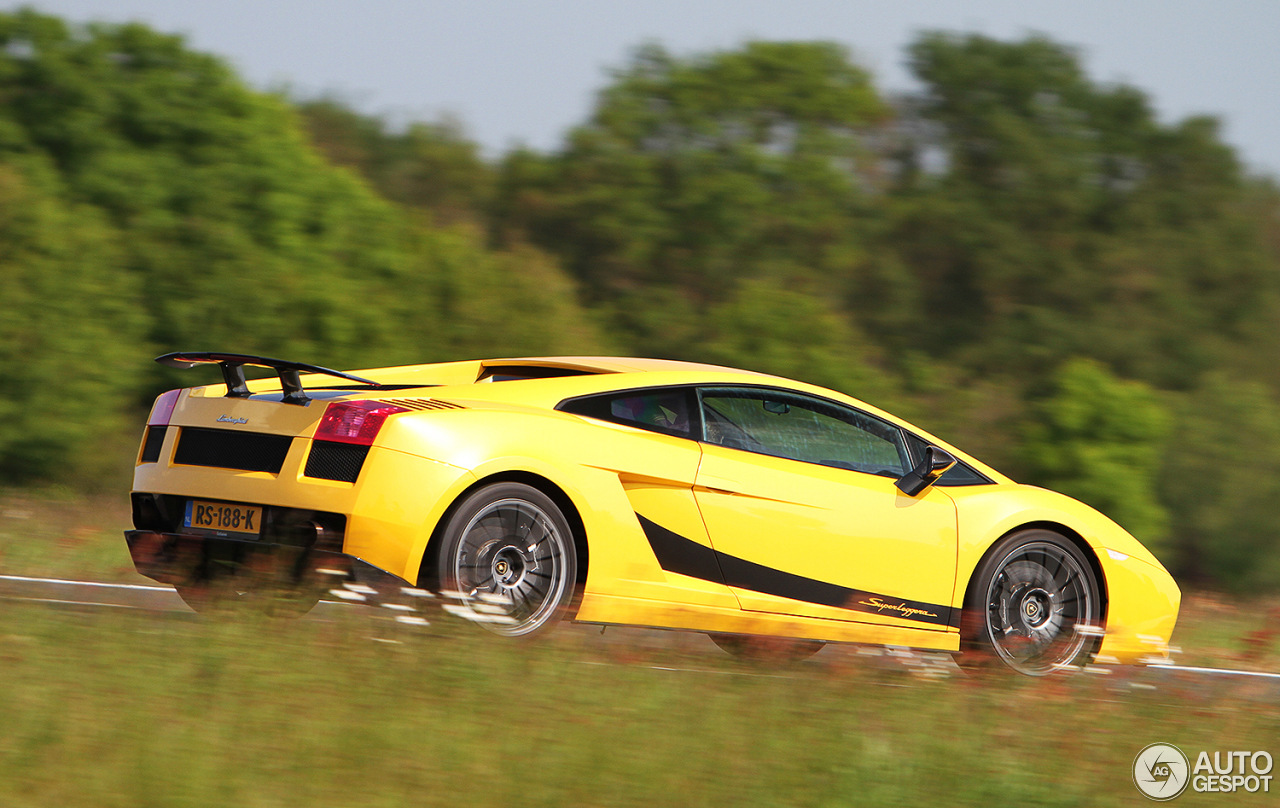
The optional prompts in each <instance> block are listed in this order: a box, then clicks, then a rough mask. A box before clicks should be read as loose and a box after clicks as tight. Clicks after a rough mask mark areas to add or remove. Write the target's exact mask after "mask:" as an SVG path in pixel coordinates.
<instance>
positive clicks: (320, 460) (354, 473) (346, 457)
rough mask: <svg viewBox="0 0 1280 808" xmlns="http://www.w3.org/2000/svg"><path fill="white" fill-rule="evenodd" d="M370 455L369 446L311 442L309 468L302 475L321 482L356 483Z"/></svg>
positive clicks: (322, 441) (319, 441) (321, 441)
mask: <svg viewBox="0 0 1280 808" xmlns="http://www.w3.org/2000/svg"><path fill="white" fill-rule="evenodd" d="M368 454H369V447H368V446H360V445H358V444H353V443H335V442H334V441H327V440H315V441H312V442H311V454H310V455H309V456H308V457H307V467H306V469H305V470H304V471H303V472H302V473H303V474H304V475H306V476H307V477H315V478H317V479H321V480H337V481H338V482H342V483H354V482H355V481H356V478H357V477H359V476H360V469H361V468H362V467H363V466H364V459H365V457H366V456H368Z"/></svg>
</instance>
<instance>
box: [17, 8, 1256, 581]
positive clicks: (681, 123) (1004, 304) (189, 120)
mask: <svg viewBox="0 0 1280 808" xmlns="http://www.w3.org/2000/svg"><path fill="white" fill-rule="evenodd" d="M908 55H909V59H910V62H911V65H912V67H913V69H914V71H915V73H916V76H917V77H918V79H919V81H920V85H921V88H922V89H921V90H920V91H919V92H917V93H915V94H913V95H909V96H896V97H895V96H889V95H886V94H884V93H882V92H880V91H879V90H877V88H876V87H875V86H874V84H873V82H872V77H871V76H870V75H869V74H868V73H867V71H866V70H864V69H863V68H861V67H859V66H858V65H857V64H856V63H855V62H854V61H853V60H852V59H851V57H850V54H848V53H847V52H846V51H845V50H843V49H842V48H841V47H839V46H837V45H834V44H830V43H820V42H819V43H814V42H750V43H746V44H744V45H743V46H741V47H740V48H738V49H735V50H731V51H723V52H714V53H706V54H700V55H693V56H689V57H684V56H676V55H673V54H671V53H669V52H667V51H665V50H663V49H662V48H661V47H660V46H658V45H647V46H644V47H642V48H640V49H638V50H637V51H636V52H635V54H634V55H633V56H632V58H631V59H630V61H629V62H627V63H626V64H625V65H623V66H622V67H621V68H620V69H618V70H617V71H616V72H614V73H613V74H612V76H611V78H610V80H609V82H608V83H607V85H606V86H605V87H604V88H603V89H602V90H601V92H600V94H599V96H598V99H597V102H596V105H595V108H594V110H593V111H592V113H591V115H590V116H589V118H588V119H587V120H585V121H584V122H583V123H582V124H581V125H579V126H577V127H575V128H573V129H572V130H571V131H570V132H569V133H568V134H567V136H566V139H565V142H564V145H563V147H562V148H560V149H558V150H554V151H552V152H550V153H539V152H535V151H531V150H528V149H516V150H513V151H511V152H510V153H508V154H505V155H502V156H500V157H498V158H496V159H494V160H488V159H486V158H485V156H484V155H483V154H482V153H481V151H480V149H479V147H478V146H477V145H476V144H475V143H473V142H471V141H470V140H469V139H468V138H467V137H466V134H465V132H464V131H463V129H462V128H461V126H460V125H459V124H458V123H457V122H455V121H451V120H447V119H444V120H439V121H435V122H421V123H413V124H410V125H408V126H405V127H396V126H392V125H391V124H389V123H388V122H387V121H386V120H384V119H381V118H377V117H370V116H366V115H362V114H360V113H357V112H356V111H354V110H352V109H350V108H349V107H348V106H347V105H345V104H344V103H343V102H341V101H340V100H337V99H333V98H325V99H319V100H308V101H291V100H289V99H286V98H282V97H279V96H276V95H270V94H263V93H260V92H256V91H253V90H251V89H249V88H248V87H246V86H245V84H244V83H243V82H242V81H241V80H240V79H239V78H238V77H237V76H236V75H235V74H234V73H233V72H232V71H231V70H230V69H229V68H228V67H227V66H226V65H225V64H224V63H223V62H222V61H220V60H219V59H217V58H215V57H212V56H208V55H205V54H200V53H196V52H194V51H192V50H190V49H188V48H187V47H186V46H185V45H184V44H183V42H182V40H181V39H180V38H178V37H173V36H166V35H162V34H159V33H156V32H154V31H152V30H149V29H148V28H146V27H144V26H140V25H123V26H108V25H95V26H88V27H83V28H81V27H73V26H69V25H67V24H66V23H64V22H62V21H60V20H58V19H55V18H52V17H47V16H43V15H40V14H37V13H35V12H32V11H19V12H14V13H8V14H0V296H2V297H0V300H2V302H3V306H2V307H0V378H3V379H4V392H5V395H4V396H3V399H2V400H0V477H2V478H3V479H5V480H7V481H12V482H24V481H35V480H49V479H56V480H61V481H70V482H72V483H73V484H75V485H78V486H90V487H91V486H93V485H95V484H97V485H101V484H102V481H103V480H105V479H114V478H111V473H112V469H123V468H125V467H127V465H128V457H129V456H130V455H131V452H132V446H133V444H134V442H135V440H136V432H137V426H136V424H137V421H138V418H139V414H140V413H141V412H142V411H143V410H144V409H145V407H146V405H147V403H148V402H149V401H150V398H151V397H152V396H153V395H155V394H156V393H157V392H158V391H160V390H162V389H164V388H166V387H174V386H179V385H183V384H190V383H191V382H192V380H191V379H190V378H189V376H183V375H180V374H176V373H174V372H171V371H167V370H165V369H163V368H160V367H158V366H153V365H151V364H150V363H148V362H147V358H148V357H149V356H154V355H155V354H158V353H161V352H164V351H169V350H180V349H181V350H199V349H210V350H212V349H218V350H242V351H246V352H253V353H262V354H267V355H281V356H286V357H290V358H298V359H301V360H305V361H312V362H318V363H320V364H325V365H330V366H336V367H344V368H358V367H370V366H380V365H389V364H398V363H403V362H421V361H432V360H442V359H456V358H463V357H467V356H489V355H503V354H506V355H520V354H539V353H553V354H554V353H576V354H580V353H593V352H619V353H626V354H640V355H656V356H664V357H672V358H682V359H692V360H700V361H710V362H716V363H721V364H728V365H737V366H743V367H749V368H753V369H759V370H764V371H769V372H774V373H778V374H782V375H787V376H794V377H797V378H802V379H805V380H808V381H813V382H816V383H819V384H824V385H827V386H830V387H834V388H837V389H841V390H844V391H845V392H848V393H851V394H853V395H855V396H859V397H861V398H863V399H865V400H867V401H869V402H870V403H872V404H876V405H880V406H884V407H885V408H887V409H890V410H892V411H895V412H898V413H900V414H902V415H904V416H907V417H909V418H911V419H913V420H915V421H917V422H918V423H920V424H921V426H923V427H924V428H926V429H929V430H931V431H934V432H937V433H939V434H940V435H943V436H945V437H947V438H948V439H951V440H953V441H954V442H955V443H957V444H959V445H960V446H961V447H963V448H966V449H969V450H971V451H973V452H974V453H975V454H977V455H978V456H980V457H982V458H983V459H985V460H988V461H989V462H991V463H992V464H994V465H995V466H997V467H998V468H1001V469H1002V470H1006V471H1007V472H1009V473H1010V474H1012V475H1013V476H1014V477H1016V478H1017V479H1020V480H1025V481H1027V482H1032V483H1037V484H1043V485H1047V486H1049V487H1055V488H1058V489H1060V490H1063V491H1064V492H1066V493H1068V494H1072V495H1073V496H1077V497H1079V498H1081V499H1083V500H1084V501H1086V502H1089V503H1091V504H1093V505H1094V506H1096V507H1098V508H1100V509H1101V510H1103V511H1104V512H1106V513H1108V514H1109V515H1110V516H1112V517H1113V518H1115V519H1116V520H1117V521H1119V522H1120V523H1121V524H1122V525H1124V526H1125V527H1127V528H1129V529H1130V530H1131V531H1133V532H1134V533H1135V534H1137V535H1139V536H1140V537H1141V538H1143V539H1144V540H1147V541H1149V542H1152V543H1153V545H1154V546H1155V547H1156V548H1157V549H1158V550H1159V551H1160V554H1161V557H1162V558H1163V559H1164V560H1165V561H1166V562H1167V563H1169V564H1170V565H1171V567H1172V568H1173V570H1174V571H1175V573H1176V574H1178V575H1179V576H1180V577H1182V578H1183V579H1187V580H1193V581H1196V582H1198V583H1201V584H1205V585H1216V586H1226V587H1238V588H1255V589H1256V588H1264V587H1274V586H1275V585H1277V584H1280V542H1277V541H1276V540H1275V538H1274V535H1273V533H1272V531H1271V530H1270V528H1269V526H1270V524H1272V523H1276V522H1277V521H1280V518H1278V517H1280V505H1277V504H1276V503H1277V502H1280V498H1277V496H1276V495H1275V494H1276V492H1275V491H1274V490H1273V489H1275V487H1276V486H1277V485H1278V484H1280V483H1278V482H1277V480H1278V479H1280V475H1278V474H1277V473H1276V472H1277V471H1280V469H1278V468H1275V466H1277V465H1280V460H1277V459H1276V458H1280V402H1278V401H1277V393H1278V392H1280V327H1278V326H1280V191H1278V190H1277V188H1276V186H1275V184H1274V182H1272V181H1271V180H1269V179H1266V178H1259V177H1253V176H1250V175H1249V174H1248V173H1247V172H1246V171H1245V170H1244V169H1243V168H1242V166H1241V165H1240V163H1239V161H1238V159H1237V157H1236V155H1235V154H1234V152H1233V151H1232V149H1231V148H1230V147H1228V146H1227V145H1225V144H1224V143H1223V142H1222V140H1221V138H1220V135H1219V132H1218V126H1217V123H1216V122H1215V121H1214V120H1213V119H1210V118H1202V117H1197V118H1190V119H1187V120H1184V121H1178V122H1174V123H1172V124H1166V123H1162V122H1161V121H1160V120H1159V119H1158V118H1157V117H1156V116H1155V114H1154V112H1153V111H1152V108H1151V104H1150V102H1149V100H1148V99H1147V98H1146V96H1145V95H1144V94H1143V93H1142V92H1140V91H1139V90H1137V89H1134V88H1132V87H1127V86H1123V85H1106V84H1100V83H1098V82H1095V81H1093V80H1091V79H1090V78H1089V77H1088V75H1087V74H1086V73H1085V71H1084V69H1083V67H1082V64H1081V59H1080V57H1079V55H1078V54H1077V53H1076V52H1074V51H1073V50H1071V49H1070V48H1067V47H1064V46H1063V45H1060V44H1058V43H1055V42H1052V41H1049V40H1046V39H1043V38H1036V37H1032V38H1028V39H1025V40H1022V41H1016V42H1002V41H997V40H993V39H990V38H987V37H982V36H972V35H957V34H949V33H926V34H923V35H921V36H920V37H919V38H918V39H917V41H916V42H915V43H914V44H913V45H912V46H911V48H910V49H909V54H908Z"/></svg>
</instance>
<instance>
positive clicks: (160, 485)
mask: <svg viewBox="0 0 1280 808" xmlns="http://www.w3.org/2000/svg"><path fill="white" fill-rule="evenodd" d="M157 361H159V362H161V363H163V364H166V365H170V366H173V367H180V368H193V367H200V366H207V367H210V369H212V366H213V365H216V366H218V367H219V368H220V370H221V374H222V383H221V384H209V385H207V386H201V387H193V388H187V389H181V390H171V391H169V392H167V393H164V394H163V395H161V396H159V397H158V398H157V399H156V401H155V405H154V407H153V409H152V411H151V415H150V418H149V419H148V423H147V427H146V430H145V433H144V436H143V439H142V444H141V447H140V449H139V452H138V457H137V466H136V471H135V475H134V491H133V494H132V499H133V521H134V529H133V530H130V531H127V532H126V539H127V541H128V545H129V549H130V551H131V554H132V556H133V559H134V563H135V565H136V567H137V569H138V570H139V571H140V572H141V573H143V574H144V575H147V576H150V577H151V578H153V579H155V580H157V581H161V582H167V583H171V584H173V585H174V586H175V587H176V588H177V590H178V592H179V593H180V594H181V595H182V596H183V598H184V599H186V600H187V602H188V603H189V604H191V605H192V607H193V608H195V609H196V610H209V611H213V610H215V609H218V608H222V607H225V606H227V604H228V603H231V604H232V606H234V604H235V603H237V602H242V603H253V604H267V606H265V607H264V608H271V609H276V610H284V611H290V610H292V611H304V610H306V609H309V608H310V607H311V606H312V605H314V604H315V602H316V601H317V600H318V599H319V597H320V596H321V594H322V593H323V592H325V591H327V588H329V587H332V586H333V585H334V581H335V580H350V581H355V580H357V579H360V578H361V571H365V572H369V571H375V572H378V574H379V575H384V576H386V577H387V578H388V579H390V580H392V581H397V582H399V583H401V584H402V585H403V586H404V587H405V588H406V591H415V592H419V593H421V594H423V595H426V594H427V593H447V594H448V596H449V597H451V598H453V599H454V600H455V601H456V603H455V606H456V607H457V608H462V609H471V610H473V613H474V614H476V615H482V616H484V618H485V619H484V620H483V622H482V625H484V626H485V627H486V628H488V629H489V630H491V631H494V632H497V633H499V634H503V635H508V636H528V635H534V634H537V633H539V632H542V631H545V630H546V629H548V628H550V627H551V626H552V625H554V624H555V623H556V622H557V621H560V620H562V619H570V620H576V621H580V622H585V623H594V624H602V625H610V624H613V625H629V626H649V627H659V628H668V629H682V630H688V631H699V632H706V633H707V634H710V635H712V637H713V638H714V639H716V641H717V642H719V643H720V644H721V645H722V646H723V647H725V648H726V649H728V650H735V649H741V648H743V647H744V643H745V642H746V641H748V640H749V639H750V638H760V637H763V638H779V639H780V640H781V641H784V642H789V643H797V644H800V645H801V646H803V647H807V648H818V647H821V644H822V643H824V642H851V643H870V644H881V645H893V646H907V647H914V648H920V649H934V650H942V651H949V652H953V653H956V654H957V655H958V656H959V657H960V659H961V660H962V661H968V660H976V661H979V662H981V661H983V660H988V661H989V660H996V661H999V662H1002V663H1003V664H1005V665H1007V666H1008V667H1010V668H1012V669H1014V670H1017V671H1020V672H1022V673H1027V674H1032V675H1040V674H1047V673H1051V672H1054V671H1058V670H1062V669H1067V668H1071V667H1077V666H1080V665H1084V664H1088V663H1090V662H1091V661H1093V660H1094V659H1100V660H1103V661H1117V662H1125V661H1134V660H1138V659H1143V658H1153V657H1154V658H1159V657H1162V656H1165V655H1167V653H1168V649H1167V642H1168V640H1169V636H1170V633H1171V632H1172V631H1173V627H1174V623H1175V621H1176V619H1177V612H1178V605H1179V601H1180V593H1179V590H1178V587H1177V585H1176V584H1175V583H1174V581H1173V579H1172V578H1171V577H1170V576H1169V574H1168V573H1167V572H1166V571H1165V569H1164V568H1163V567H1162V566H1161V565H1160V563H1159V562H1158V561H1157V560H1156V558H1155V557H1154V556H1153V555H1152V554H1151V553H1150V552H1148V551H1147V549H1146V548H1145V547H1143V546H1142V545H1141V544H1140V543H1139V542H1138V541H1136V540H1135V539H1134V538H1133V537H1132V536H1130V535H1129V534H1128V533H1126V532H1125V531H1124V530H1123V529H1122V528H1120V527H1119V526H1118V525H1116V524H1115V523H1114V522H1112V521H1111V520H1110V519H1108V518H1107V517H1106V516H1103V515H1102V514H1101V513H1098V512H1097V511H1095V510H1094V509H1092V508H1090V507H1088V506H1087V505H1084V504H1082V503H1080V502H1077V501H1076V500H1073V499H1071V498H1069V497H1066V496H1063V495H1061V494H1057V493H1054V492H1052V491H1048V490H1044V489H1041V488H1035V487H1031V486H1027V485H1019V484H1017V483H1015V482H1013V481H1012V480H1010V479H1009V478H1007V477H1005V476H1004V475H1002V474H1000V473H999V472H997V471H996V470H994V469H992V468H990V467H988V466H987V465H985V464H983V463H982V462H980V461H979V460H977V459H975V458H973V457H970V456H969V455H967V454H965V453H964V452H961V451H959V450H958V449H956V448H954V447H952V446H950V445H949V444H947V443H945V442H943V441H941V440H939V439H938V438H935V437H934V436H932V435H929V434H927V433H925V432H924V431H922V430H920V429H917V428H916V427H914V426H912V425H911V424H909V423H906V422H905V421H903V420H901V419H898V418H895V417H894V416H892V415H889V414H888V413H885V412H882V411H880V410H878V409H876V408H875V407H872V406H870V405H868V404H865V403H863V402H861V401H858V400H856V399H853V398H850V397H848V396H845V395H842V394H840V393H836V392H833V391H831V390H826V389H823V388H820V387H815V386H813V385H809V384H804V383H801V382H796V381H790V380H787V379H782V378H778V377H775V376H768V375H764V374H760V373H753V372H749V371H743V370H734V369H730V368H723V367H715V366H711V365H698V364H690V363H685V362H674V361H665V360H651V359H628V358H599V357H554V358H535V359H498V360H488V361H465V362H449V363H441V364H430V365H414V366H407V367H393V368H381V369H374V370H361V371H354V372H350V373H346V372H338V371H333V370H328V369H325V368H320V367H316V366H312V365H306V364H301V363H297V362H286V361H281V360H275V359H268V358H265V357H257V356H245V355H240V354H219V353H178V354H168V355H166V356H162V357H160V358H159V359H158V360H157ZM246 366H259V367H265V368H270V369H271V370H273V371H274V372H275V378H272V377H267V378H264V379H256V380H252V381H247V380H246V375H245V367H246ZM334 576H337V578H335V577H334ZM265 593H271V594H272V595H273V596H272V597H271V598H265V597H264V595H265ZM277 596H280V597H277ZM282 604H283V606H282Z"/></svg>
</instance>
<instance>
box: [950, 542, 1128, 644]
mask: <svg viewBox="0 0 1280 808" xmlns="http://www.w3.org/2000/svg"><path fill="white" fill-rule="evenodd" d="M1023 530H1047V531H1049V532H1051V533H1057V534H1058V535H1060V536H1062V537H1063V538H1064V539H1066V540H1067V541H1070V542H1071V543H1072V544H1074V545H1075V546H1076V548H1077V549H1078V550H1080V552H1081V553H1083V554H1084V557H1085V558H1086V559H1087V560H1088V562H1089V567H1090V569H1092V570H1093V575H1094V577H1095V578H1096V579H1097V581H1098V589H1099V594H1100V596H1101V603H1100V604H1099V605H1100V607H1101V613H1102V623H1103V625H1104V626H1105V625H1106V622H1107V613H1108V611H1109V607H1110V597H1109V595H1108V593H1107V576H1106V574H1105V573H1104V571H1103V568H1102V562H1101V561H1100V560H1099V559H1098V554H1097V552H1096V551H1095V550H1094V549H1093V548H1092V547H1091V546H1089V542H1087V541H1085V539H1084V536H1081V535H1080V533H1079V531H1077V530H1074V529H1073V528H1070V527H1068V526H1067V525H1064V524H1062V523H1061V522H1054V521H1051V520H1039V521H1034V522H1025V523H1023V524H1020V525H1017V526H1016V527H1012V528H1010V529H1009V530H1006V531H1005V532H1004V533H1002V534H1000V535H999V536H997V537H996V538H995V540H994V541H992V542H991V543H990V544H988V545H987V548H986V549H985V550H983V552H982V556H981V557H979V558H978V563H976V564H974V565H973V567H972V568H971V569H969V571H968V579H967V580H966V581H965V582H964V600H963V601H961V604H960V605H961V607H962V608H963V607H964V606H966V605H968V604H969V603H970V602H972V595H973V586H974V580H973V578H974V574H975V573H976V572H977V571H978V570H979V569H981V568H982V565H983V564H985V563H986V561H987V559H989V558H990V557H991V553H992V552H993V551H994V550H995V548H996V546H997V545H999V544H1000V542H1002V541H1004V540H1005V539H1006V538H1008V537H1009V536H1012V535H1013V534H1014V533H1018V532H1020V531H1023Z"/></svg>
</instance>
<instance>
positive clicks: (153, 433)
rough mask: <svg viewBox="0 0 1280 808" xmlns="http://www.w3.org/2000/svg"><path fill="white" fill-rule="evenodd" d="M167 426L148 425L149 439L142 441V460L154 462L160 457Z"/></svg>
mask: <svg viewBox="0 0 1280 808" xmlns="http://www.w3.org/2000/svg"><path fill="white" fill-rule="evenodd" d="M168 429H169V427H167V426H149V427H147V439H146V440H145V441H143V443H142V462H143V463H154V462H156V461H157V460H159V459H160V447H161V446H163V445H164V433H165V431H166V430H168Z"/></svg>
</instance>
